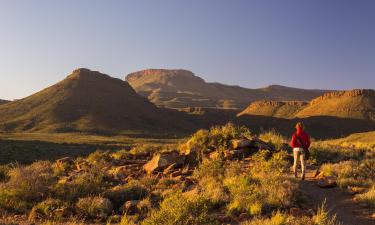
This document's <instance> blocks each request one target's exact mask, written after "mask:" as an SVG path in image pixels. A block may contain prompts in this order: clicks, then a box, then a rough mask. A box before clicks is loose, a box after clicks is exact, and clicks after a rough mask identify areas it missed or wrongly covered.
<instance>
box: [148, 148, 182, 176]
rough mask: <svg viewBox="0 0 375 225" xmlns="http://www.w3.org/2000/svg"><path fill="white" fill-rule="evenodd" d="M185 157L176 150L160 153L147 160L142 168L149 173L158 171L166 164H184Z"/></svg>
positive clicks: (166, 165)
mask: <svg viewBox="0 0 375 225" xmlns="http://www.w3.org/2000/svg"><path fill="white" fill-rule="evenodd" d="M184 161H185V158H184V156H182V155H179V154H178V153H177V152H169V153H161V154H158V155H156V156H154V157H153V158H152V159H151V160H150V161H148V162H147V163H146V164H145V165H144V166H143V169H144V170H145V171H146V172H147V173H148V174H151V173H152V172H154V171H160V170H163V169H165V168H167V167H168V166H170V165H172V164H175V165H176V167H179V166H182V165H183V164H184Z"/></svg>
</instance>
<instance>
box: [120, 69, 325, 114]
mask: <svg viewBox="0 0 375 225" xmlns="http://www.w3.org/2000/svg"><path fill="white" fill-rule="evenodd" d="M125 79H126V81H128V82H129V84H130V85H131V86H132V87H133V88H134V89H135V90H136V91H137V92H138V93H139V94H141V95H143V96H145V97H148V99H149V100H150V101H151V102H153V103H155V104H156V105H158V106H162V107H168V108H186V107H213V108H237V109H243V108H245V107H246V106H247V105H248V104H249V103H250V102H253V101H257V100H277V101H290V100H298V101H309V100H311V99H313V98H316V97H318V96H320V95H322V94H324V93H326V92H327V91H324V90H304V89H298V88H289V87H283V86H278V85H272V86H269V87H266V88H260V89H249V88H243V87H240V86H231V85H225V84H220V83H208V82H206V81H204V80H203V79H202V78H200V77H198V76H195V75H194V74H193V73H192V72H190V71H187V70H164V69H149V70H143V71H139V72H135V73H131V74H129V75H127V76H126V78H125Z"/></svg>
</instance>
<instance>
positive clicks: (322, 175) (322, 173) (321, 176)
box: [315, 172, 324, 179]
mask: <svg viewBox="0 0 375 225" xmlns="http://www.w3.org/2000/svg"><path fill="white" fill-rule="evenodd" d="M315 178H317V179H322V178H324V172H319V173H318V174H316V175H315Z"/></svg>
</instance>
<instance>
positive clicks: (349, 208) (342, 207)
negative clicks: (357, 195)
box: [300, 167, 375, 225]
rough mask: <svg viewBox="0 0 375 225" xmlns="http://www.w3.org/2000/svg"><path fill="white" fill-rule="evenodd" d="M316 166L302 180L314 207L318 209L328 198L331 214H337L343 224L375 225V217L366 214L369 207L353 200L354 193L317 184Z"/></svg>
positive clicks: (303, 189) (303, 188) (304, 190)
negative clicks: (321, 186)
mask: <svg viewBox="0 0 375 225" xmlns="http://www.w3.org/2000/svg"><path fill="white" fill-rule="evenodd" d="M315 171H316V168H313V167H310V168H308V169H307V174H306V180H305V181H300V185H301V189H302V191H303V192H304V193H305V194H307V195H308V196H309V197H310V199H311V203H312V207H313V208H314V209H317V208H318V207H319V206H321V205H322V203H323V202H324V200H326V206H327V208H328V210H330V211H331V214H336V216H337V220H338V221H339V222H340V223H341V224H343V225H375V219H371V218H370V216H371V215H368V213H367V215H366V212H369V210H368V209H366V208H363V207H361V206H360V205H359V204H358V203H355V202H354V201H353V200H352V197H353V196H352V195H349V194H346V193H344V192H343V191H340V190H339V189H338V188H329V189H323V188H320V187H318V186H317V180H316V179H315V178H314V174H315Z"/></svg>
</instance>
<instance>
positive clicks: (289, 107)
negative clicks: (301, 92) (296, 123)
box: [237, 101, 308, 118]
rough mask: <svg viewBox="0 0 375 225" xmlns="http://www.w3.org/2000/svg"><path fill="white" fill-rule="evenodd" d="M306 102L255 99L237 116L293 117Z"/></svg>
mask: <svg viewBox="0 0 375 225" xmlns="http://www.w3.org/2000/svg"><path fill="white" fill-rule="evenodd" d="M307 104H308V103H306V102H301V101H284V102H282V101H256V102H253V103H251V104H250V105H249V106H248V107H247V108H246V109H245V110H243V111H242V112H241V113H239V114H238V115H237V116H242V115H261V116H271V117H277V118H293V117H294V115H295V114H296V113H297V112H298V111H300V110H301V109H303V108H304V107H305V106H306V105H307Z"/></svg>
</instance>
